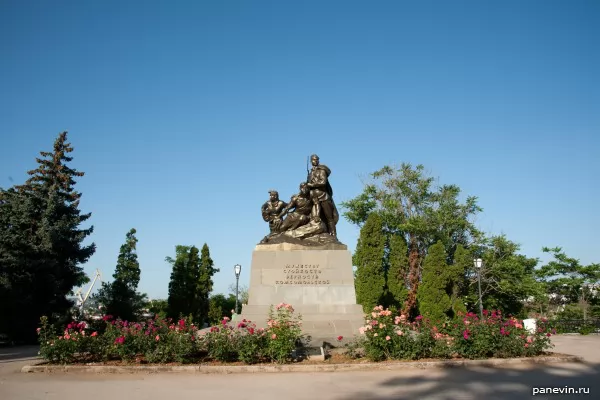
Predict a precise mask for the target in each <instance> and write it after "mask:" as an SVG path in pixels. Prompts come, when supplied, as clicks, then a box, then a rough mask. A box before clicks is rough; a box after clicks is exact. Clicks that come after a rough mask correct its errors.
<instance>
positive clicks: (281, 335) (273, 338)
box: [266, 303, 303, 364]
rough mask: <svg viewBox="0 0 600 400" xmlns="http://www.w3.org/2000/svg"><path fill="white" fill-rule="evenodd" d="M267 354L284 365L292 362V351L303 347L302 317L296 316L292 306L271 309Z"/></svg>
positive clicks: (281, 304) (279, 306) (282, 304)
mask: <svg viewBox="0 0 600 400" xmlns="http://www.w3.org/2000/svg"><path fill="white" fill-rule="evenodd" d="M267 325H268V326H269V328H268V330H267V349H266V354H267V355H268V356H269V357H270V358H271V360H273V361H275V362H277V363H279V364H283V363H286V362H289V361H291V360H292V351H293V350H294V349H296V348H297V347H299V346H301V345H302V339H303V335H302V329H301V328H300V325H301V317H300V316H298V317H295V316H294V309H293V308H292V306H291V305H289V304H285V303H280V304H278V305H277V306H275V308H273V306H271V308H270V309H269V320H268V322H267Z"/></svg>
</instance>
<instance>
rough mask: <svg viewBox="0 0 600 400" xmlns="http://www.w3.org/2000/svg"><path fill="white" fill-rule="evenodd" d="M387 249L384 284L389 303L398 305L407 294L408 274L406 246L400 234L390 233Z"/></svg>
mask: <svg viewBox="0 0 600 400" xmlns="http://www.w3.org/2000/svg"><path fill="white" fill-rule="evenodd" d="M388 242H389V251H388V262H387V264H388V271H387V275H386V285H387V290H388V294H389V297H390V299H389V300H390V303H391V304H390V305H393V306H395V307H400V306H401V305H402V304H403V303H404V301H406V297H407V296H408V288H407V286H406V276H407V275H408V246H407V245H406V241H405V240H404V237H403V236H401V235H394V234H392V235H390V237H389V241H388Z"/></svg>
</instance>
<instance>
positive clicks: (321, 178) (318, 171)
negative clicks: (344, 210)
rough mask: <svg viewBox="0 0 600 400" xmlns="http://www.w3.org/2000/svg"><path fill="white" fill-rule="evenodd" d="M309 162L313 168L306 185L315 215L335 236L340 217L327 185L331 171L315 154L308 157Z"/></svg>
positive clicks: (331, 191)
mask: <svg viewBox="0 0 600 400" xmlns="http://www.w3.org/2000/svg"><path fill="white" fill-rule="evenodd" d="M310 162H311V164H312V166H313V167H312V170H311V171H310V172H309V174H308V182H307V183H308V188H309V189H310V197H311V199H312V201H313V204H314V206H315V214H316V215H317V216H319V217H321V220H322V221H323V222H325V225H326V227H327V232H328V233H329V234H330V235H332V236H337V232H336V229H335V226H336V224H337V223H338V221H339V219H340V216H339V214H338V211H337V208H336V206H335V203H334V202H333V189H332V188H331V185H330V184H329V175H331V170H330V169H329V168H328V167H327V166H326V165H323V164H320V163H319V156H318V155H316V154H313V155H312V156H310Z"/></svg>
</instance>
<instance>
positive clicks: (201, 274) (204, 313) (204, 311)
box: [196, 243, 219, 324]
mask: <svg viewBox="0 0 600 400" xmlns="http://www.w3.org/2000/svg"><path fill="white" fill-rule="evenodd" d="M217 272H219V269H218V268H215V267H214V263H213V260H212V258H210V250H209V248H208V245H207V244H206V243H204V246H202V251H201V253H200V268H199V270H198V284H197V286H196V299H197V304H198V317H197V318H198V322H199V323H200V324H203V323H204V322H207V321H208V312H209V310H210V301H209V298H210V293H211V292H212V290H213V275H214V274H216V273H217Z"/></svg>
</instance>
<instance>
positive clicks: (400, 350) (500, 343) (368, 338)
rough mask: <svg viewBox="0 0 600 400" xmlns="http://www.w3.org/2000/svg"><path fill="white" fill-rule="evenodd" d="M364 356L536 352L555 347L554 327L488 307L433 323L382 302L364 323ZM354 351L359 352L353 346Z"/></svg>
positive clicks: (474, 355)
mask: <svg viewBox="0 0 600 400" xmlns="http://www.w3.org/2000/svg"><path fill="white" fill-rule="evenodd" d="M360 333H361V335H362V337H361V338H360V339H359V340H360V342H361V345H362V347H363V349H364V355H365V356H366V357H368V358H369V359H371V360H373V361H381V360H387V359H411V360H414V359H421V358H452V357H454V358H457V357H460V358H469V359H475V358H489V357H499V358H503V357H531V356H536V355H539V354H542V353H543V352H544V351H546V350H548V349H550V348H551V347H552V343H551V342H550V336H551V335H552V334H551V331H550V328H549V327H548V326H547V325H545V324H539V325H538V327H537V330H536V332H534V333H530V332H528V331H527V330H526V329H525V328H524V326H523V321H521V320H517V319H515V318H504V317H502V315H501V313H500V311H491V312H488V311H487V310H484V318H483V319H480V318H479V317H478V316H477V315H476V314H474V313H467V314H464V315H459V316H458V317H457V318H455V319H454V320H452V321H447V322H444V323H437V324H435V323H432V322H431V321H429V320H428V319H426V318H423V317H422V316H418V317H416V318H415V320H414V321H413V322H409V321H408V320H407V318H406V316H404V315H397V314H396V312H395V310H393V309H384V308H383V307H382V306H376V307H375V308H373V311H372V312H371V314H370V315H368V316H367V319H366V321H365V326H363V327H361V328H360ZM348 347H349V348H350V349H351V353H352V354H350V352H349V354H350V355H353V356H356V355H357V354H358V352H357V351H356V349H355V347H356V346H355V345H349V346H348Z"/></svg>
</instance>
